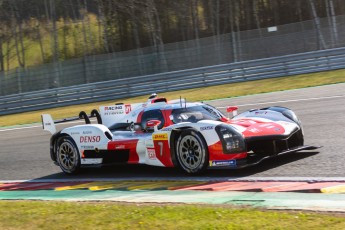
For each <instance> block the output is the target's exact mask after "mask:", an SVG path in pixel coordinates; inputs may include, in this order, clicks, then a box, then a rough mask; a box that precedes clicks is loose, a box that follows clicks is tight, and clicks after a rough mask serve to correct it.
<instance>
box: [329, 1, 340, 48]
mask: <svg viewBox="0 0 345 230" xmlns="http://www.w3.org/2000/svg"><path fill="white" fill-rule="evenodd" d="M329 6H330V11H331V17H332V28H333V34H334V40H335V45H336V46H337V45H338V40H339V37H338V28H337V18H336V17H335V11H334V2H333V0H329Z"/></svg>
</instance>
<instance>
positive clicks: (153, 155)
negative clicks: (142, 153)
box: [147, 148, 157, 160]
mask: <svg viewBox="0 0 345 230" xmlns="http://www.w3.org/2000/svg"><path fill="white" fill-rule="evenodd" d="M147 155H148V157H149V159H151V160H154V159H157V157H156V151H155V149H149V148H148V149H147Z"/></svg>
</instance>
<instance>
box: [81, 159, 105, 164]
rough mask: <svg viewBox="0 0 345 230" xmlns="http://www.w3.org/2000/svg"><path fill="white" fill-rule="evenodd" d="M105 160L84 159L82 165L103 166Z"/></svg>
mask: <svg viewBox="0 0 345 230" xmlns="http://www.w3.org/2000/svg"><path fill="white" fill-rule="evenodd" d="M102 161H103V159H102V158H86V159H85V158H83V159H81V164H86V165H87V164H90V165H92V164H102Z"/></svg>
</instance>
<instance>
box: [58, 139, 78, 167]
mask: <svg viewBox="0 0 345 230" xmlns="http://www.w3.org/2000/svg"><path fill="white" fill-rule="evenodd" d="M57 146H58V148H57V152H56V160H57V162H58V163H59V165H60V168H61V170H62V171H63V172H64V173H66V174H76V173H77V172H78V171H79V169H80V155H79V151H78V148H77V147H76V145H75V143H74V141H73V139H72V138H71V137H61V138H60V139H59V140H58V142H57Z"/></svg>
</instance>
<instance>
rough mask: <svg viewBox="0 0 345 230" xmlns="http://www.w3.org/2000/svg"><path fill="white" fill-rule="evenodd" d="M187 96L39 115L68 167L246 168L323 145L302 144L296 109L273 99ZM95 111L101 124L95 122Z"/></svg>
mask: <svg viewBox="0 0 345 230" xmlns="http://www.w3.org/2000/svg"><path fill="white" fill-rule="evenodd" d="M227 112H228V115H229V114H231V113H232V116H233V117H232V118H231V119H230V118H228V117H229V116H228V117H226V116H225V115H223V114H222V113H221V112H220V111H219V110H218V109H217V108H214V107H212V106H210V105H208V104H204V103H200V102H195V103H191V102H186V101H185V100H183V99H178V100H174V101H167V100H166V99H165V98H161V97H157V95H156V94H153V95H151V97H150V98H149V99H148V101H147V102H145V103H137V104H122V103H121V104H115V105H110V106H101V107H100V110H99V111H97V110H93V111H92V112H91V115H90V116H88V115H87V114H86V113H85V112H83V111H82V112H81V113H80V115H79V117H77V118H71V119H64V120H60V121H54V120H53V119H52V117H51V116H50V115H49V114H43V115H42V124H43V129H44V130H47V131H49V132H51V133H52V134H53V135H52V137H51V139H50V155H51V159H52V160H53V161H54V163H55V164H56V165H58V166H60V168H61V169H62V171H63V172H65V173H67V174H74V173H77V172H78V171H79V169H80V168H81V167H86V166H100V165H107V164H116V163H125V164H147V165H153V166H162V167H178V168H180V169H182V170H183V171H185V172H186V173H189V174H197V173H201V172H203V171H205V170H206V169H207V168H243V167H248V166H252V165H256V164H258V163H260V162H261V161H262V160H264V159H267V158H272V157H275V156H278V155H281V154H285V153H291V152H297V151H301V150H313V149H316V148H318V147H316V146H309V145H304V138H303V130H302V125H301V122H300V121H299V119H298V118H297V116H296V115H295V113H294V112H293V111H291V110H290V109H288V108H284V107H278V106H272V107H267V108H262V109H253V110H249V111H246V112H243V113H241V114H239V115H237V107H235V106H233V107H227ZM90 117H96V118H97V121H98V124H91V122H90V119H89V118H90ZM75 119H85V122H86V124H83V125H77V126H73V127H69V128H64V129H62V130H61V131H59V132H56V128H55V123H59V122H65V121H70V120H75Z"/></svg>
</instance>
